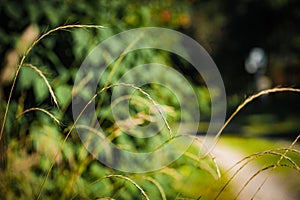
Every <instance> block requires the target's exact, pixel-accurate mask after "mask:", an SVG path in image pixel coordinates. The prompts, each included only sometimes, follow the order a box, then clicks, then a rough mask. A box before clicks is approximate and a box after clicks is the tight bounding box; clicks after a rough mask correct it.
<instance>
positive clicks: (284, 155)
mask: <svg viewBox="0 0 300 200" xmlns="http://www.w3.org/2000/svg"><path fill="white" fill-rule="evenodd" d="M299 139H300V134H299V135H298V136H297V137H296V139H295V140H294V141H293V142H292V143H291V145H290V146H289V147H288V148H287V149H286V150H285V152H284V153H283V154H282V155H281V156H280V158H279V160H278V161H277V163H276V165H274V167H273V169H272V170H275V169H276V167H277V165H279V164H280V162H281V161H282V159H283V158H285V157H286V154H287V153H288V152H289V151H290V150H291V149H292V148H293V147H294V146H295V144H296V143H297V142H298V140H299ZM296 167H297V170H298V171H300V170H299V167H298V166H297V165H296ZM268 178H269V176H267V177H266V178H265V179H264V181H263V182H262V183H261V185H260V186H259V187H258V188H257V190H256V192H255V193H254V195H253V197H252V199H253V198H254V197H255V196H256V194H257V193H258V192H259V191H260V189H261V188H262V186H263V185H264V184H265V182H266V181H267V180H268Z"/></svg>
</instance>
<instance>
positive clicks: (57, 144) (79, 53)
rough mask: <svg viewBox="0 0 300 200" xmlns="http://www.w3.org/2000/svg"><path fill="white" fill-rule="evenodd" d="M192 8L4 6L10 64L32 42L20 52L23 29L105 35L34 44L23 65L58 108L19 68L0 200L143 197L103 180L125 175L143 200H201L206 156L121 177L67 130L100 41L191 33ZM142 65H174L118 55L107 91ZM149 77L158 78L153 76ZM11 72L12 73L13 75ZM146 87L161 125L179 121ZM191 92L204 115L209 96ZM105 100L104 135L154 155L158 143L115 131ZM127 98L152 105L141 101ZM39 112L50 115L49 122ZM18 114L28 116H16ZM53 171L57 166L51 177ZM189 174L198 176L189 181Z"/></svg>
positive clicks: (162, 92) (142, 112)
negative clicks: (77, 87)
mask: <svg viewBox="0 0 300 200" xmlns="http://www.w3.org/2000/svg"><path fill="white" fill-rule="evenodd" d="M190 9H191V3H190V2H189V1H174V0H168V1H164V2H160V3H159V2H143V1H142V2H135V1H125V0H121V1H36V2H33V1H29V0H25V1H22V2H17V1H2V2H1V8H0V10H1V17H2V19H3V20H1V22H0V23H1V27H0V36H1V38H2V39H1V40H0V43H1V44H0V46H1V49H0V55H1V57H2V58H5V59H7V62H8V61H9V59H10V58H8V57H7V55H8V54H7V53H8V51H9V50H10V49H11V50H13V49H15V50H16V51H17V52H18V53H19V54H20V55H19V56H21V55H22V54H23V53H24V52H25V49H24V48H26V47H27V48H28V45H29V44H25V43H26V36H28V35H26V33H27V32H26V31H25V33H24V30H25V29H26V28H28V27H29V26H32V27H35V28H34V29H33V30H35V31H39V32H40V33H39V35H41V34H43V33H45V32H46V31H48V30H50V29H51V28H55V27H57V26H59V25H64V24H74V23H75V24H96V25H103V26H105V28H103V29H85V28H82V29H70V30H67V31H58V32H55V33H53V34H51V35H49V36H47V37H46V38H44V39H43V40H41V41H40V43H39V44H38V45H37V46H35V47H34V48H33V49H32V51H31V52H30V54H29V55H28V56H27V57H26V60H25V63H30V64H32V65H34V66H36V67H37V68H38V69H39V70H40V71H41V73H42V74H43V75H44V76H45V77H46V79H47V81H48V82H49V84H50V86H51V88H52V89H53V91H54V94H55V97H56V99H57V101H58V105H59V108H57V107H56V106H55V105H54V99H53V98H52V97H53V96H52V95H51V93H50V92H49V88H48V86H47V83H46V82H45V80H44V79H43V77H42V75H41V74H39V72H38V71H36V70H34V69H32V68H28V67H25V66H23V67H22V68H21V70H20V74H19V76H18V79H17V85H16V87H15V88H14V92H13V97H12V99H11V103H10V105H9V110H8V118H7V121H6V124H5V127H6V129H5V137H7V138H8V146H9V148H8V149H7V151H8V164H7V169H6V170H5V171H3V172H0V180H1V181H0V198H6V199H16V198H18V199H31V198H33V197H37V196H36V195H37V194H38V191H39V190H40V189H41V188H42V189H41V191H42V193H41V197H42V198H43V199H54V198H59V199H70V198H72V197H74V198H75V199H90V198H101V197H112V198H116V199H140V198H142V195H141V191H139V190H138V189H137V187H135V186H134V185H133V184H132V183H130V182H128V181H125V180H124V179H119V178H117V177H111V178H107V179H103V177H105V176H106V175H111V174H121V175H124V176H126V177H130V178H131V179H132V180H134V181H135V182H136V183H137V184H138V185H140V186H141V187H142V188H143V189H144V190H145V192H146V193H147V194H148V195H149V197H150V199H161V198H162V197H163V196H166V198H167V199H174V198H176V197H185V196H187V197H193V198H198V197H199V196H200V195H201V194H202V193H206V187H208V186H209V185H210V184H211V183H212V182H214V181H215V179H214V176H215V175H214V173H215V171H214V165H213V164H211V165H212V166H211V167H208V166H209V165H210V163H212V160H211V159H210V158H208V159H207V160H202V161H193V159H190V158H188V157H183V158H180V160H179V161H178V162H176V163H173V164H172V166H170V167H166V168H164V169H163V170H161V171H157V172H154V173H149V174H142V175H134V174H126V173H123V172H119V171H116V170H113V169H110V168H107V167H106V166H104V165H103V164H101V163H99V162H98V161H97V160H95V159H94V158H93V157H92V155H90V154H89V153H88V152H87V150H86V149H85V147H84V146H83V145H82V143H81V142H80V139H79V137H78V135H77V134H76V131H74V130H72V128H71V127H72V125H73V119H72V117H71V106H70V104H71V91H72V87H73V82H74V78H75V75H76V72H77V70H78V68H79V66H80V64H81V62H82V61H83V59H84V58H85V57H86V56H87V55H88V53H89V52H90V51H91V50H92V49H93V48H94V47H95V46H96V45H97V44H99V42H101V41H103V40H104V39H106V38H108V37H110V36H112V35H115V34H116V33H119V32H121V31H124V30H128V29H131V28H136V27H143V26H163V27H168V28H172V29H186V28H188V27H189V26H190V14H191V13H190ZM22 34H23V37H22ZM24 34H25V36H24ZM29 34H30V33H29ZM29 36H30V35H29ZM20 38H21V39H20ZM22 38H23V39H22ZM24 38H25V39H24ZM112 45H113V44H112ZM18 61H19V58H15V60H13V62H18ZM7 62H4V63H3V66H2V68H3V69H5V68H7V65H6V64H7ZM149 62H158V63H162V64H166V65H171V66H172V65H173V64H174V63H172V59H171V58H170V55H169V54H168V53H166V52H162V51H155V50H145V51H141V52H132V53H130V54H128V55H126V56H125V57H124V59H123V60H122V62H121V64H120V65H119V66H118V68H117V71H115V72H114V73H113V74H112V75H111V77H109V76H110V75H108V78H110V79H109V80H108V79H107V80H106V81H107V82H106V83H105V84H109V83H115V82H116V81H117V80H118V78H119V76H120V75H121V74H122V73H124V72H126V70H128V69H129V68H131V67H133V66H137V65H140V64H144V63H149ZM111 67H113V64H112V66H111ZM110 69H111V68H110ZM153 73H158V74H159V72H153ZM13 74H14V73H11V74H10V76H12V75H13ZM105 84H104V85H105ZM177 85H178V87H180V85H181V84H180V83H177ZM1 87H2V89H4V96H3V97H2V99H1V107H2V108H4V107H5V106H6V102H7V100H8V99H7V96H8V91H9V88H10V87H11V84H10V83H6V86H5V87H4V85H3V86H1ZM99 89H101V86H100V88H99ZM143 89H144V90H145V91H146V92H148V94H149V95H150V96H151V97H152V98H153V99H154V100H155V101H157V102H158V103H159V104H161V105H163V106H165V111H166V114H167V115H166V117H167V119H168V121H171V122H173V123H176V122H177V121H178V120H179V119H180V111H178V108H179V105H178V102H177V99H176V97H175V96H174V94H173V93H172V91H169V90H168V89H166V88H164V87H161V86H159V85H146V86H144V87H143ZM195 90H196V91H197V94H198V95H199V98H202V97H205V98H203V99H202V100H201V107H203V113H205V112H206V113H209V109H208V108H209V106H208V105H209V101H210V100H209V98H207V97H209V96H208V95H207V90H206V89H205V88H200V87H197V86H195ZM108 94H110V91H107V92H106V93H104V94H103V95H102V96H101V97H99V99H97V101H98V102H99V103H98V109H97V111H99V116H98V117H99V119H100V123H102V125H103V127H105V128H106V129H105V131H106V133H107V136H108V137H111V138H112V139H113V142H114V143H116V144H117V145H119V146H120V147H122V148H125V149H126V148H127V149H130V150H132V151H134V150H137V149H138V148H141V147H142V146H143V149H146V150H149V149H150V150H153V148H155V147H156V146H157V145H159V144H157V142H161V141H160V140H159V141H155V140H152V142H150V143H148V144H147V143H145V142H144V141H143V140H133V139H132V138H131V137H128V136H125V135H124V134H123V135H122V132H121V130H119V129H118V127H117V126H116V125H115V124H114V119H113V116H112V114H111V111H110V107H109V105H108V103H109V102H110V101H109V100H110V97H109V95H108ZM134 96H136V97H135V98H143V99H144V101H149V100H147V99H145V96H143V95H141V94H139V93H136V94H135V95H134ZM137 102H139V100H138V99H137ZM131 103H132V105H131V108H132V111H131V115H134V116H137V117H139V116H143V117H145V116H147V115H149V113H150V112H151V111H150V109H149V107H148V108H147V106H146V107H145V104H142V105H140V104H138V103H134V99H133V100H132V101H131ZM146 105H147V104H146ZM148 105H149V102H148ZM32 108H33V110H31V111H29V112H27V109H32ZM99 108H100V109H99ZM41 109H44V111H47V112H49V113H51V114H53V117H51V116H50V115H49V114H47V113H46V112H43V110H41ZM3 111H4V109H3ZM24 111H25V113H22V112H24ZM54 117H55V118H57V119H58V120H59V121H60V122H61V123H59V124H57V123H56V122H55V120H53V118H54ZM143 120H144V122H145V121H147V120H145V119H143ZM146 123H148V122H146ZM69 131H72V132H71V135H70V137H69V138H68V139H67V141H66V142H65V143H64V139H65V138H66V136H67V134H68V132H69ZM164 131H167V130H164ZM114 138H117V139H114ZM62 144H64V145H63V147H62V146H61V145H62ZM196 149H197V148H196ZM197 150H198V149H197ZM197 150H193V154H197V153H198V151H197ZM201 163H202V164H201ZM52 164H54V167H53V168H52V169H51V167H52V166H51V165H52ZM200 165H204V166H206V165H207V166H206V168H208V169H210V168H211V171H209V170H207V169H205V168H203V169H202V167H201V166H200ZM49 169H51V171H50V174H49V177H48V178H47V180H46V182H45V185H43V181H44V180H45V177H46V176H45V174H47V172H48V171H49ZM191 173H193V174H194V173H197V174H198V175H197V176H194V175H193V176H192V177H191ZM201 177H203V179H202V178H201ZM149 180H150V181H149ZM185 181H192V184H194V185H195V188H193V189H192V190H189V189H188V188H185V186H184V185H183V184H182V183H183V182H185ZM198 184H202V185H203V187H201V188H202V189H199V188H198V187H196V185H198ZM190 189H191V188H190Z"/></svg>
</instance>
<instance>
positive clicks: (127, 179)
mask: <svg viewBox="0 0 300 200" xmlns="http://www.w3.org/2000/svg"><path fill="white" fill-rule="evenodd" d="M107 178H119V179H123V180H126V181H129V182H130V183H131V184H133V185H134V186H135V187H136V188H137V189H138V190H139V191H140V192H141V193H142V195H143V196H144V197H145V198H146V199H147V200H150V199H149V197H148V195H147V194H146V192H145V191H144V190H143V189H142V187H141V186H139V185H138V184H137V183H136V182H134V181H133V180H132V179H130V178H128V177H127V176H123V175H114V174H112V175H108V176H104V177H103V178H102V179H107Z"/></svg>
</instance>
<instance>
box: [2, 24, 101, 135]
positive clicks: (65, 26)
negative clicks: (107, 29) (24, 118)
mask: <svg viewBox="0 0 300 200" xmlns="http://www.w3.org/2000/svg"><path fill="white" fill-rule="evenodd" d="M71 28H97V29H99V28H104V27H103V26H97V25H79V24H73V25H64V26H59V27H57V28H54V29H51V30H49V31H47V32H46V33H44V34H43V35H41V36H40V37H39V38H38V39H36V40H35V41H34V42H33V43H32V44H31V46H30V47H29V48H28V49H27V50H26V51H25V54H24V55H23V56H22V58H21V60H20V62H19V64H18V66H17V69H16V72H15V75H14V78H13V82H12V86H11V88H10V92H9V96H8V100H7V105H6V107H5V112H4V116H3V120H2V125H1V130H0V141H1V139H2V136H3V131H4V125H5V123H6V118H7V113H8V109H9V106H10V101H11V98H12V93H13V90H14V88H15V85H16V81H17V77H18V75H19V72H20V69H21V67H22V66H23V64H24V61H25V59H26V58H27V56H28V54H29V53H30V51H31V50H32V48H33V47H34V46H35V45H37V44H38V43H39V42H40V41H41V40H42V39H43V38H45V37H46V36H48V35H50V34H51V33H53V32H56V31H59V30H67V29H71Z"/></svg>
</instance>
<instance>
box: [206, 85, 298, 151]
mask: <svg viewBox="0 0 300 200" xmlns="http://www.w3.org/2000/svg"><path fill="white" fill-rule="evenodd" d="M279 92H295V93H300V89H298V88H291V87H282V88H279V87H275V88H272V89H267V90H263V91H261V92H259V93H257V94H254V95H252V96H249V97H248V98H247V99H246V100H245V101H244V102H243V103H241V104H240V105H239V106H238V107H237V109H236V110H235V111H234V112H233V113H232V114H231V115H230V117H229V118H228V119H227V120H226V121H225V123H224V124H223V126H222V127H221V129H220V130H219V131H218V133H217V134H216V136H215V143H214V145H212V147H210V149H209V150H208V152H211V151H212V150H213V148H214V147H215V145H216V143H217V139H218V138H219V136H220V135H221V133H222V132H223V130H224V129H225V128H226V127H227V125H228V124H229V123H230V122H231V120H232V119H233V118H234V117H235V116H236V115H237V114H238V113H239V112H240V110H241V109H242V108H244V107H245V106H246V105H247V104H249V103H250V102H252V101H253V100H254V99H257V98H258V97H261V96H263V95H266V94H271V93H279Z"/></svg>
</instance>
